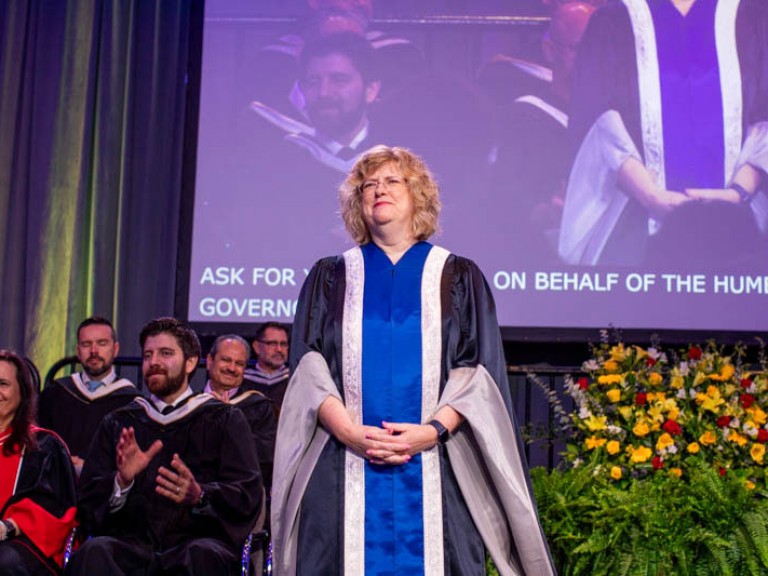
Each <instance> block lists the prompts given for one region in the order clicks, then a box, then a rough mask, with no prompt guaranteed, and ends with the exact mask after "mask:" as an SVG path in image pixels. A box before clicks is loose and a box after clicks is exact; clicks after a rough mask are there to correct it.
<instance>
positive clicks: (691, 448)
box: [688, 442, 701, 454]
mask: <svg viewBox="0 0 768 576" xmlns="http://www.w3.org/2000/svg"><path fill="white" fill-rule="evenodd" d="M699 450H701V446H699V443H698V442H691V443H690V444H688V452H690V453H691V454H698V453H699Z"/></svg>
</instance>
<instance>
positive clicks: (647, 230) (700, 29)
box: [559, 0, 768, 269]
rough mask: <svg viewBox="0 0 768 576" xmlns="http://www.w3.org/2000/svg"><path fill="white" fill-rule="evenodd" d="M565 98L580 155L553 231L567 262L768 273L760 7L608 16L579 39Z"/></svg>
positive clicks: (637, 2)
mask: <svg viewBox="0 0 768 576" xmlns="http://www.w3.org/2000/svg"><path fill="white" fill-rule="evenodd" d="M572 93H573V98H572V103H571V122H570V124H569V129H570V130H571V134H572V137H573V140H574V144H576V146H578V152H577V154H576V157H575V162H574V165H573V169H572V170H571V174H570V179H569V183H568V188H567V193H566V200H565V207H564V211H563V218H562V225H561V229H560V238H559V254H560V257H561V258H562V260H563V261H565V262H567V263H570V264H585V265H596V264H601V265H607V264H613V265H635V264H648V265H653V264H665V265H666V264H676V265H689V266H690V265H692V266H695V267H697V268H699V269H700V266H702V265H703V266H708V265H712V264H713V263H717V264H718V265H732V264H734V263H737V262H738V263H739V264H749V263H751V264H752V265H754V263H756V262H757V263H759V262H765V258H764V257H763V256H764V255H765V252H764V246H765V244H766V240H767V238H766V232H768V197H766V195H765V193H764V190H765V186H766V182H768V180H766V170H768V10H766V4H765V2H764V1H763V0H621V1H618V2H611V3H608V4H606V5H605V6H603V7H601V8H599V9H598V10H597V11H596V12H595V14H594V15H593V16H592V19H591V20H590V23H589V26H588V27H587V31H586V33H585V35H584V38H583V40H582V43H581V46H580V49H579V55H578V58H577V63H576V69H575V72H574V84H573V91H572ZM761 254H762V256H761Z"/></svg>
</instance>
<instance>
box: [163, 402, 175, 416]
mask: <svg viewBox="0 0 768 576" xmlns="http://www.w3.org/2000/svg"><path fill="white" fill-rule="evenodd" d="M175 409H176V406H173V405H171V404H168V406H166V407H165V408H163V410H162V412H161V414H162V415H163V416H165V415H166V414H170V413H171V412H173V411H174V410H175Z"/></svg>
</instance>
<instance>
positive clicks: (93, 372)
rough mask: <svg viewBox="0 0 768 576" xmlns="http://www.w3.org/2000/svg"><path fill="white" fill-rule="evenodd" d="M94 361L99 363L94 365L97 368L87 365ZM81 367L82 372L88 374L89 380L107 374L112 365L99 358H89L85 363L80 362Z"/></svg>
mask: <svg viewBox="0 0 768 576" xmlns="http://www.w3.org/2000/svg"><path fill="white" fill-rule="evenodd" d="M94 359H98V360H100V361H101V362H99V363H98V364H96V365H95V366H98V368H92V367H91V365H89V363H90V361H91V360H94ZM82 366H83V372H85V373H86V374H88V376H89V377H90V378H95V377H97V376H101V375H103V374H104V373H106V372H109V370H110V368H112V364H109V363H108V362H107V361H106V360H104V358H102V357H101V356H91V357H90V358H88V359H86V361H85V362H82Z"/></svg>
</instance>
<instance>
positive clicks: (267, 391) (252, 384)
mask: <svg viewBox="0 0 768 576" xmlns="http://www.w3.org/2000/svg"><path fill="white" fill-rule="evenodd" d="M251 346H252V347H253V352H254V353H255V354H256V366H255V367H254V368H249V369H246V371H245V382H244V383H243V388H244V389H246V390H257V391H258V392H261V393H262V394H264V395H265V396H266V397H267V398H269V399H270V400H272V403H273V404H274V405H275V410H276V411H277V414H278V415H279V414H280V407H281V406H282V404H283V397H284V396H285V390H286V388H287V387H288V364H287V361H288V346H289V340H288V330H287V328H286V327H285V326H283V325H282V324H280V323H279V322H265V323H264V324H262V325H261V326H259V329H258V330H257V331H256V338H255V339H254V340H253V343H252V344H251Z"/></svg>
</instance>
